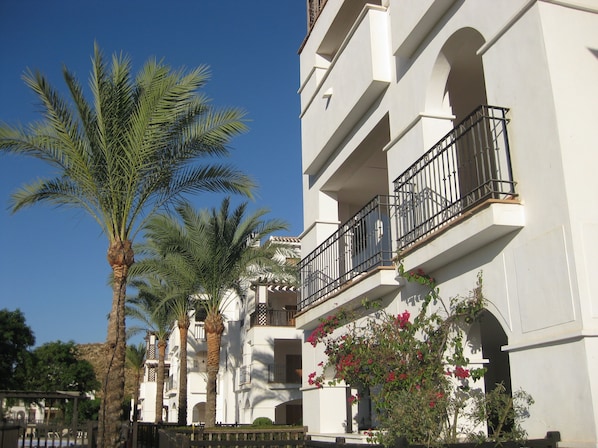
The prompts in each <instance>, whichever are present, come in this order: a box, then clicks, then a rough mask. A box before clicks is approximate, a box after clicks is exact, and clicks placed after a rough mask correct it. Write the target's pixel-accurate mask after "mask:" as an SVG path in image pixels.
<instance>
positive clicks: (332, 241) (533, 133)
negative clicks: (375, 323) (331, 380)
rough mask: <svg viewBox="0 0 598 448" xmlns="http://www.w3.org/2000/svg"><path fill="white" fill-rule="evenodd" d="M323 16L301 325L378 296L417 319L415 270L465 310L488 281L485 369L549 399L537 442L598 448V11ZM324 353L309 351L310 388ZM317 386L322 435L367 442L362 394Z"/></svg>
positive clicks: (312, 410)
mask: <svg viewBox="0 0 598 448" xmlns="http://www.w3.org/2000/svg"><path fill="white" fill-rule="evenodd" d="M308 16H309V17H308V21H309V31H308V34H307V37H306V39H305V41H304V43H303V45H302V47H301V50H300V62H301V68H300V79H301V81H300V90H299V93H300V96H301V123H302V157H303V173H304V176H303V177H304V181H303V185H304V187H303V195H304V232H303V234H302V235H301V243H302V258H303V259H302V261H301V263H300V269H301V282H302V283H301V299H300V302H299V309H298V311H299V312H298V314H297V317H296V322H297V328H299V329H302V330H305V334H306V335H308V334H309V332H310V330H312V329H313V328H315V327H316V325H317V324H318V322H319V319H320V318H322V317H325V316H327V315H329V314H331V313H333V312H334V310H335V309H337V308H338V307H340V306H346V307H356V306H359V304H360V302H361V300H362V298H365V297H367V298H370V299H374V298H382V299H383V300H385V302H386V303H388V310H389V311H390V312H393V313H398V312H402V311H403V310H405V309H409V308H410V305H409V304H408V303H407V301H406V298H407V295H408V294H407V293H406V292H405V288H404V287H402V286H401V284H400V282H399V280H398V279H397V278H396V272H395V263H394V262H393V258H394V257H395V256H396V255H397V254H400V257H401V258H402V259H403V261H404V266H405V268H406V269H407V270H412V269H418V268H421V269H423V270H425V271H426V272H428V273H430V274H431V275H433V276H434V277H435V278H436V280H437V281H438V282H439V287H440V290H441V293H442V295H444V296H447V297H449V296H454V295H457V294H463V293H466V292H467V291H469V290H470V289H471V288H472V287H473V285H474V284H475V280H476V275H477V273H478V272H480V271H483V279H484V292H485V295H486V297H487V298H488V299H489V300H490V302H491V303H490V304H489V306H488V310H487V312H486V313H485V316H484V318H483V320H482V323H481V324H480V325H479V326H478V327H476V328H473V329H471V331H470V334H469V336H470V338H471V339H472V340H478V341H481V346H482V350H483V351H481V352H480V353H479V354H478V355H477V358H475V357H474V358H472V360H473V362H479V363H484V364H485V365H486V366H487V367H488V369H489V372H488V375H487V382H488V384H491V383H490V381H495V380H504V381H505V382H507V383H510V384H511V386H512V389H513V390H515V389H519V388H522V389H523V390H525V391H527V392H528V393H529V394H531V395H532V396H533V398H534V399H535V404H534V405H533V406H532V408H531V410H530V411H531V417H530V418H529V419H528V420H526V421H525V423H524V426H525V428H526V430H527V432H528V436H529V437H530V438H542V437H544V436H545V435H546V433H547V431H560V432H561V437H562V439H563V442H561V445H563V446H578V447H596V446H598V423H597V421H598V375H597V374H596V372H597V371H598V337H597V336H598V288H597V287H596V285H595V284H594V283H595V282H594V281H593V280H592V275H595V273H596V272H598V261H596V260H597V258H596V257H595V256H594V252H595V251H596V249H598V200H597V194H598V176H597V175H596V172H595V170H596V166H597V165H598V152H597V151H596V142H598V126H597V120H598V3H596V1H595V0H558V1H557V0H508V1H507V0H502V1H496V0H495V1H491V0H380V1H371V2H368V1H366V0H344V1H343V0H327V1H325V0H309V1H308ZM480 105H481V107H480ZM487 105H492V106H487ZM322 356H323V354H322V352H321V351H319V349H318V347H316V349H314V348H313V347H312V346H311V345H310V344H308V343H304V344H303V371H304V372H307V373H309V372H313V371H317V370H318V367H317V364H318V363H319V362H320V361H321V360H322ZM303 378H304V380H303V381H304V383H303V405H304V406H303V423H304V424H305V425H307V426H308V427H309V431H310V432H311V433H313V434H336V433H343V432H345V431H348V432H355V431H357V430H358V427H359V424H360V421H359V420H360V418H361V417H360V416H359V415H356V413H355V412H356V411H355V408H351V407H349V408H348V410H347V412H345V411H344V410H345V408H347V406H346V396H345V393H346V391H345V389H344V388H343V387H337V388H331V387H324V388H323V389H316V388H313V387H310V386H309V384H308V383H307V381H306V379H307V375H304V376H303Z"/></svg>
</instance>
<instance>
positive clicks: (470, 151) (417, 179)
mask: <svg viewBox="0 0 598 448" xmlns="http://www.w3.org/2000/svg"><path fill="white" fill-rule="evenodd" d="M507 111H508V109H505V108H501V107H494V106H480V107H479V108H478V109H476V110H475V111H474V112H472V113H471V114H470V115H469V116H468V117H467V118H466V119H465V120H463V121H462V122H461V123H459V124H458V125H457V127H455V129H453V130H452V131H451V132H449V133H448V134H447V135H446V136H445V137H444V138H443V139H442V140H440V141H439V142H438V143H437V144H436V145H434V147H432V148H431V149H430V150H429V151H427V152H426V153H425V154H424V155H423V156H422V157H420V158H419V159H418V160H417V161H416V162H415V163H414V164H413V165H411V166H410V167H409V168H408V169H407V170H406V171H405V172H404V173H403V174H401V175H400V176H399V177H398V178H397V179H396V180H395V181H394V186H395V194H396V197H397V207H398V209H397V215H398V216H397V218H398V236H399V238H398V247H397V249H398V250H399V251H402V250H405V249H408V248H409V247H410V246H411V245H413V244H415V243H416V242H418V241H420V240H422V239H423V238H425V237H427V236H428V235H430V234H431V233H432V232H434V231H436V230H438V229H439V228H440V227H442V226H444V225H446V224H447V223H449V222H450V221H452V220H454V219H456V218H458V217H459V216H460V215H461V214H462V213H463V212H464V211H466V210H469V209H471V208H472V207H474V206H476V205H478V204H480V203H482V202H484V201H487V200H488V199H509V198H513V197H514V196H515V182H514V181H513V175H512V170H511V159H510V154H509V142H508V138H507V118H506V113H507Z"/></svg>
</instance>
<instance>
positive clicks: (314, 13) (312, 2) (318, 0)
mask: <svg viewBox="0 0 598 448" xmlns="http://www.w3.org/2000/svg"><path fill="white" fill-rule="evenodd" d="M326 1H327V0H307V27H308V29H311V27H312V26H313V25H314V23H316V20H317V18H318V16H319V15H320V11H322V9H324V6H326Z"/></svg>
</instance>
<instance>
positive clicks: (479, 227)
mask: <svg viewBox="0 0 598 448" xmlns="http://www.w3.org/2000/svg"><path fill="white" fill-rule="evenodd" d="M506 113H507V109H505V108H500V107H493V106H481V107H479V108H478V109H476V110H475V111H474V112H472V113H471V114H470V115H469V116H468V117H467V118H466V119H465V120H463V121H462V122H461V123H459V124H458V125H457V127H456V128H455V129H453V130H452V131H451V132H449V133H448V134H447V135H446V136H445V137H444V138H443V139H441V140H440V141H439V142H438V143H437V144H436V145H434V147H432V148H431V149H430V150H428V151H427V152H426V153H425V154H424V155H422V156H421V157H420V158H419V159H418V160H417V161H416V162H415V163H413V164H412V165H411V166H410V167H409V168H407V170H405V171H404V172H403V173H402V174H401V175H400V176H399V177H398V178H397V179H396V180H395V181H394V186H395V188H394V190H395V191H394V195H392V196H377V197H376V198H374V199H373V200H372V201H371V202H370V203H368V204H367V205H366V206H365V207H364V208H363V209H362V210H360V211H359V212H358V213H357V214H355V215H354V216H353V217H352V218H351V219H350V220H349V221H347V222H345V223H344V224H342V225H341V226H340V227H339V229H338V230H337V231H336V232H335V233H334V234H333V235H331V236H330V237H329V238H328V239H327V240H326V241H324V242H323V243H322V244H321V245H320V246H319V247H317V248H316V249H315V250H314V251H313V252H312V253H310V254H309V255H308V256H307V257H306V258H304V259H303V260H302V261H301V262H300V263H299V269H300V275H301V295H300V299H299V304H298V308H299V311H301V312H302V314H303V311H304V310H306V308H308V307H311V306H312V305H315V304H318V303H320V302H322V301H324V300H326V299H328V298H329V297H332V296H336V295H338V294H339V293H341V292H342V291H344V290H345V289H346V288H347V287H349V285H352V284H353V283H355V281H357V280H358V279H359V278H362V277H363V276H364V274H368V273H371V272H373V271H374V270H379V268H381V267H387V266H393V264H394V260H396V259H397V256H399V257H400V258H403V257H406V256H409V258H410V261H409V263H406V268H407V269H412V268H415V267H423V266H425V267H426V268H427V269H433V268H436V267H438V266H441V265H442V263H447V262H448V261H450V260H452V259H456V258H458V257H460V256H463V255H465V254H466V253H469V252H471V251H473V250H475V249H476V248H478V247H481V246H482V245H484V244H487V243H488V242H490V241H493V240H495V239H497V238H500V237H501V236H503V235H505V234H507V233H509V232H513V231H514V230H517V229H519V228H521V227H522V226H523V208H522V206H521V205H520V204H519V202H518V201H517V200H516V197H517V194H516V192H515V182H514V180H513V175H512V170H511V160H510V153H509V144H508V137H507V118H506ZM472 217H473V218H472ZM470 218H471V219H470ZM461 223H463V224H461ZM458 224H459V227H456V226H457V225H458ZM451 231H452V233H451ZM445 235H447V236H446V237H445ZM440 236H442V238H445V240H443V241H442V242H440V243H438V241H435V243H437V244H435V243H432V241H433V240H435V239H436V238H439V237H440ZM423 248H425V249H426V250H425V249H423ZM419 249H422V250H419ZM364 293H367V291H365V292H364ZM341 302H342V301H341ZM316 314H318V313H316ZM297 319H298V326H301V325H305V324H307V323H308V321H311V320H312V317H311V316H310V317H308V318H306V317H304V315H300V316H298V317H297Z"/></svg>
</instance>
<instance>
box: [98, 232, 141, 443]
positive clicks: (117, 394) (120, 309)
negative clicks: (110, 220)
mask: <svg viewBox="0 0 598 448" xmlns="http://www.w3.org/2000/svg"><path fill="white" fill-rule="evenodd" d="M108 262H109V263H110V266H111V267H112V272H113V285H112V309H111V311H110V318H109V320H108V335H107V337H106V344H105V345H104V350H105V359H106V360H107V366H106V373H105V377H104V380H103V381H102V402H101V405H100V413H99V416H98V448H117V447H118V446H119V445H120V435H121V431H120V430H121V418H122V404H123V399H124V396H125V357H126V349H127V346H126V335H125V299H126V295H127V274H128V272H129V267H130V266H131V265H132V264H133V249H132V245H131V242H130V241H122V242H121V241H116V242H113V243H111V244H110V247H109V249H108Z"/></svg>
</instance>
